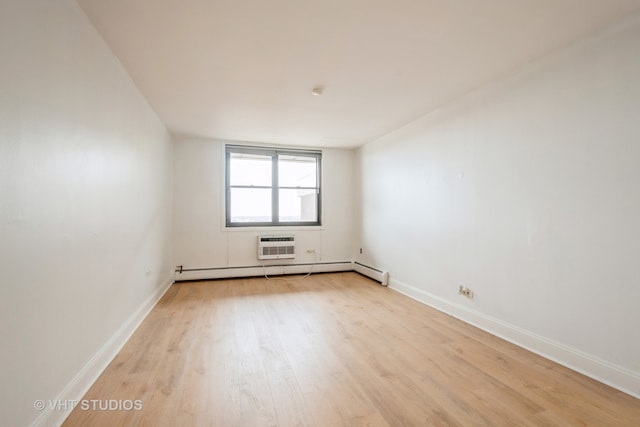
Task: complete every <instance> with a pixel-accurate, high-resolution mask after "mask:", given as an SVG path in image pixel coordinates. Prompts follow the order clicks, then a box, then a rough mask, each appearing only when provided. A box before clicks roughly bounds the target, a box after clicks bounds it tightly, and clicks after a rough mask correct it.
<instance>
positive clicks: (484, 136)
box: [357, 15, 640, 395]
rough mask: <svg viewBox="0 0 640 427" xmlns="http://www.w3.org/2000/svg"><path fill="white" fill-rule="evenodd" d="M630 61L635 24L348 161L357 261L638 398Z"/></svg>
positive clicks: (635, 121) (639, 108)
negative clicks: (354, 189) (353, 175)
mask: <svg viewBox="0 0 640 427" xmlns="http://www.w3.org/2000/svg"><path fill="white" fill-rule="evenodd" d="M639 48H640V16H639V15H636V16H635V17H632V18H629V19H627V20H626V21H625V22H623V23H619V24H618V26H617V27H613V28H609V29H608V30H607V31H605V32H603V33H601V34H599V35H597V36H594V37H593V38H591V39H589V40H586V41H583V42H581V43H580V44H579V45H576V46H572V47H570V48H568V49H566V50H564V51H562V52H559V53H556V54H555V55H553V56H550V57H547V58H545V59H544V60H541V61H538V62H536V63H532V64H529V65H528V66H527V67H525V68H524V69H522V70H519V71H518V72H517V73H515V74H514V75H511V76H510V77H509V78H505V79H503V80H502V81H500V82H498V83H494V84H492V85H490V86H488V87H484V88H481V89H479V90H477V91H475V92H473V93H471V94H468V95H467V96H464V97H462V98H460V99H458V100H457V101H455V102H453V103H452V104H450V105H448V106H446V107H445V108H442V109H441V110H439V111H436V112H434V113H432V114H429V115H426V116H424V117H422V118H420V119H418V120H416V121H414V122H413V123H411V124H409V125H407V126H406V127H404V128H402V129H399V130H397V131H395V132H393V133H391V134H389V135H387V136H385V137H383V138H381V139H380V140H378V141H375V142H373V143H370V144H368V145H366V146H364V147H363V148H361V150H360V151H359V153H358V159H357V163H358V165H359V166H358V167H359V170H360V176H359V178H358V182H360V183H361V184H360V185H361V187H362V206H361V224H360V231H359V237H357V239H358V240H359V244H360V245H361V246H362V247H363V248H364V251H365V252H364V254H363V255H362V256H360V257H359V259H360V260H361V261H362V262H365V263H367V264H370V265H373V266H376V267H379V268H383V269H385V270H389V271H390V273H391V277H392V279H393V280H392V283H391V285H392V286H393V287H395V288H396V289H399V290H401V291H402V292H405V293H407V294H409V295H411V296H413V297H415V298H417V299H420V300H422V301H425V302H428V303H430V304H433V305H436V306H438V307H440V308H441V309H444V310H447V311H449V312H452V313H454V314H456V315H458V316H460V317H462V318H464V319H467V320H469V321H472V322H474V323H477V324H479V325H481V326H483V327H485V328H487V329H489V330H492V331H494V332H497V333H499V334H501V335H503V336H506V337H508V338H510V339H512V340H514V341H517V342H520V343H521V344H524V345H526V346H527V347H530V348H533V349H535V350H536V351H539V352H541V353H545V354H547V355H549V356H551V357H553V358H555V359H557V360H560V361H562V362H563V363H565V364H567V365H571V366H573V367H575V368H577V369H580V370H582V371H585V372H588V373H589V374H590V375H592V376H594V377H598V378H600V379H602V380H604V381H606V382H609V383H613V384H615V385H616V386H618V387H620V388H623V389H625V390H627V391H629V392H631V393H635V394H636V395H639V394H640V332H639V329H638V325H639V324H640V310H639V309H638V302H639V301H640V283H639V280H640V267H639V266H640V250H639V244H640V189H639V184H640V139H639V138H640V120H639V118H640V55H639V54H638V52H640V51H639ZM460 284H464V285H465V286H467V287H469V288H471V289H472V290H473V291H474V292H475V294H476V298H475V300H473V301H470V300H467V299H465V298H464V297H462V296H459V295H457V293H456V291H457V288H458V285H460Z"/></svg>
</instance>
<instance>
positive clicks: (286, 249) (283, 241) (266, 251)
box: [258, 236, 296, 259]
mask: <svg viewBox="0 0 640 427" xmlns="http://www.w3.org/2000/svg"><path fill="white" fill-rule="evenodd" d="M295 257H296V239H295V236H258V259H283V258H295Z"/></svg>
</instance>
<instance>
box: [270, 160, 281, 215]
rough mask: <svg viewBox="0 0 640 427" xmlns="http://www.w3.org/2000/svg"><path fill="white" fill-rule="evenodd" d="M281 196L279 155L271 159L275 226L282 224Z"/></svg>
mask: <svg viewBox="0 0 640 427" xmlns="http://www.w3.org/2000/svg"><path fill="white" fill-rule="evenodd" d="M279 203H280V194H279V191H278V154H277V153H274V154H273V156H272V157H271V221H272V222H273V223H274V224H278V223H279V222H280V214H279V210H280V209H279V208H280V205H279Z"/></svg>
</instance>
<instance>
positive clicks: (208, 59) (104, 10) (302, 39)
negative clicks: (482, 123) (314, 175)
mask: <svg viewBox="0 0 640 427" xmlns="http://www.w3.org/2000/svg"><path fill="white" fill-rule="evenodd" d="M77 1H78V3H79V4H80V6H81V7H82V8H83V9H84V11H85V12H86V13H87V15H88V16H89V18H90V19H91V21H92V22H93V24H94V25H95V27H96V28H97V29H98V31H99V32H100V33H101V34H102V36H103V37H104V39H105V40H106V42H107V43H108V44H109V46H110V47H111V49H112V50H113V51H114V53H115V54H116V55H117V56H118V57H119V59H120V60H121V62H122V64H123V65H124V67H125V68H126V69H127V71H128V72H129V74H130V75H131V77H132V78H133V80H134V81H135V83H136V84H137V86H138V87H139V88H140V91H141V92H142V94H143V95H144V96H145V97H146V98H147V100H148V101H149V103H150V104H151V106H152V107H153V108H154V109H155V111H156V112H157V113H158V115H159V116H160V118H161V119H162V120H163V121H164V123H165V124H166V126H167V127H168V128H169V130H170V131H171V132H172V133H173V134H174V135H177V136H181V135H187V136H199V137H208V138H216V139H230V140H239V141H254V142H267V143H278V144H291V145H308V146H324V147H354V146H358V145H361V144H363V143H366V142H368V141H370V140H372V139H375V138H376V137H379V136H381V135H383V134H385V133H387V132H389V131H392V130H394V129H396V128H398V127H399V126H402V125H404V124H406V123H408V122H409V121H411V120H412V119H414V118H416V117H418V116H420V115H422V114H425V113H427V112H429V111H431V110H433V109H434V108H437V107H438V106H439V105H442V104H443V103H445V102H447V101H449V100H451V99H453V98H455V97H457V96H460V95H462V94H464V93H465V92H468V91H469V90H471V89H473V88H476V87H478V86H479V85H482V84H483V83H486V82H488V81H490V80H492V79H495V78H496V77H499V76H500V75H503V74H505V73H508V72H509V71H511V70H513V69H514V68H517V67H519V66H521V65H522V64H524V63H526V62H527V61H530V60H532V59H535V58H537V57H540V56H542V55H544V54H546V53H549V52H551V51H553V50H556V49H558V48H561V47H563V46H565V45H567V44H568V43H571V42H573V41H575V40H577V39H579V38H581V37H585V36H586V35H588V34H590V33H593V32H594V31H596V30H597V29H599V28H601V27H603V26H606V25H608V24H610V23H611V22H613V21H615V20H617V19H620V18H622V17H623V16H625V15H628V14H630V13H632V12H634V11H635V10H637V9H638V8H639V7H640V0H485V1H477V0H313V1H312V0H270V1H265V0H243V1H239V0H108V1H105V0H77ZM317 85H320V86H323V87H324V94H323V95H322V96H313V95H312V94H311V90H312V88H313V87H314V86H317Z"/></svg>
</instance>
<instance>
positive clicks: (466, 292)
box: [458, 285, 473, 299]
mask: <svg viewBox="0 0 640 427" xmlns="http://www.w3.org/2000/svg"><path fill="white" fill-rule="evenodd" d="M458 294H460V295H463V296H465V297H467V298H469V299H473V291H472V290H471V289H469V288H465V287H464V286H462V285H460V286H458Z"/></svg>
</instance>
